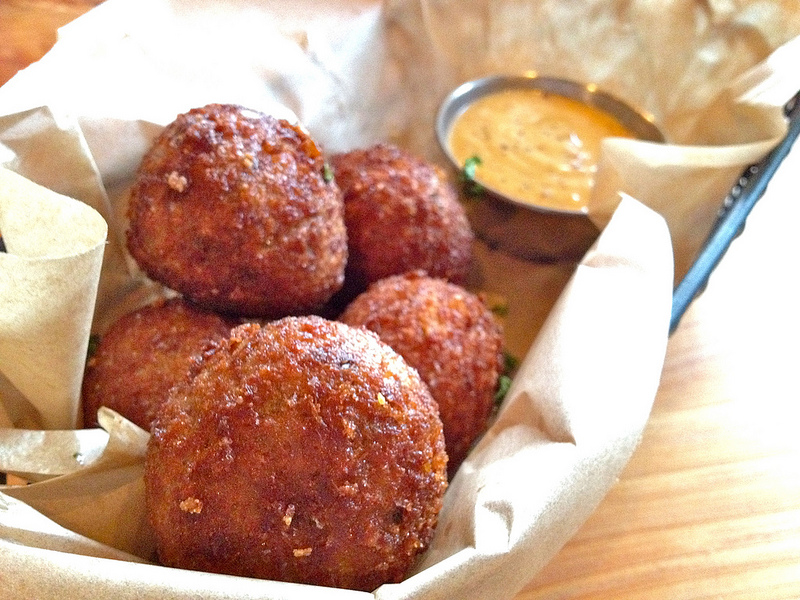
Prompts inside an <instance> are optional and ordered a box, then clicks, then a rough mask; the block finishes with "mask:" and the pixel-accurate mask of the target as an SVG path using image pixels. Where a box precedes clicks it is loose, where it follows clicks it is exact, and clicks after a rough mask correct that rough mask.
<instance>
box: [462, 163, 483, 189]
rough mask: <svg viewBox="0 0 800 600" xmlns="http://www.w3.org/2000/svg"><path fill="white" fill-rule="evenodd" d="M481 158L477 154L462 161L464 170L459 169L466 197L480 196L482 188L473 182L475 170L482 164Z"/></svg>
mask: <svg viewBox="0 0 800 600" xmlns="http://www.w3.org/2000/svg"><path fill="white" fill-rule="evenodd" d="M482 163H483V161H482V160H481V157H480V156H478V155H477V154H474V155H472V156H470V157H469V158H468V159H467V160H465V161H464V168H462V169H461V183H462V184H463V186H464V192H465V193H466V194H467V196H472V197H476V196H482V195H483V191H484V190H483V186H482V185H481V184H480V183H478V182H477V181H476V180H475V169H477V168H478V165H480V164H482Z"/></svg>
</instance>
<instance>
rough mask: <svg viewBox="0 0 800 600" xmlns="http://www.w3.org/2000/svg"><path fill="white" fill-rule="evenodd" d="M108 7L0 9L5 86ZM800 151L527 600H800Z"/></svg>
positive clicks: (680, 334)
mask: <svg viewBox="0 0 800 600" xmlns="http://www.w3.org/2000/svg"><path fill="white" fill-rule="evenodd" d="M96 4H99V0H97V1H93V0H83V1H81V0H71V1H70V0H58V1H56V0H50V1H39V2H37V1H20V0H3V1H2V2H0V40H2V44H0V83H4V82H5V81H6V80H7V79H8V78H10V77H11V76H12V75H13V74H14V73H15V72H16V71H17V70H18V69H20V68H23V67H24V66H26V65H27V64H30V63H31V62H33V61H35V60H37V59H38V58H39V57H41V56H42V54H44V52H46V51H47V50H48V49H49V48H50V46H51V45H52V44H53V42H54V41H55V39H56V33H55V31H56V29H57V28H58V27H59V26H61V25H63V24H65V23H67V22H68V21H70V20H72V19H73V18H75V17H77V16H78V15H80V14H82V13H83V12H85V11H86V10H88V9H90V8H91V7H92V6H94V5H96ZM798 173H800V149H795V150H794V151H793V152H792V153H791V154H790V156H789V158H787V161H786V164H785V165H784V168H782V169H781V170H780V171H779V173H778V174H777V175H776V176H775V179H774V180H773V182H772V184H771V185H770V187H769V189H768V190H767V194H766V196H765V197H764V198H763V199H762V201H761V202H760V203H759V204H758V205H757V206H756V208H755V210H754V211H753V214H752V216H751V218H750V220H749V221H748V225H747V227H746V229H745V232H744V235H743V236H742V237H741V238H740V239H738V240H737V241H736V242H735V243H734V245H733V247H732V248H731V250H730V251H729V252H728V254H727V256H726V257H725V258H724V260H723V262H722V264H721V265H720V266H719V268H718V269H717V271H716V272H715V273H714V275H713V277H712V279H711V282H710V285H709V287H708V289H707V290H706V291H705V293H704V294H703V295H702V296H701V297H700V298H698V299H697V300H696V301H695V302H694V303H693V305H692V306H691V307H690V309H689V311H688V312H687V314H686V315H685V317H684V319H683V321H682V322H681V325H680V326H679V328H678V330H677V331H676V332H675V334H674V335H673V336H672V338H671V340H670V343H669V347H668V351H667V358H666V362H665V365H664V371H663V375H662V380H661V386H660V389H659V392H658V396H657V398H656V401H655V405H654V407H653V412H652V415H651V418H650V421H649V424H648V426H647V429H646V430H645V432H644V436H643V438H642V441H641V444H640V446H639V448H638V450H637V451H636V453H635V454H634V456H633V459H632V460H631V462H630V463H629V465H628V467H627V468H626V470H625V471H624V473H623V475H622V477H621V478H620V481H619V482H618V483H617V485H616V486H615V487H614V488H613V489H612V490H611V492H610V493H609V495H608V496H607V498H606V499H605V500H604V501H603V502H602V504H601V505H600V507H599V508H598V509H597V511H596V512H595V513H594V514H593V515H592V516H591V517H590V519H589V520H588V521H587V522H586V524H585V525H584V526H583V527H582V528H581V529H580V531H579V532H578V533H577V534H576V535H575V537H574V538H573V539H572V540H571V541H570V542H569V543H568V544H567V545H566V546H565V547H564V548H563V549H562V551H561V552H560V553H559V554H558V555H557V556H556V557H555V559H554V560H553V561H552V562H551V563H550V564H549V565H548V566H547V567H546V568H545V569H544V570H543V571H542V572H540V573H538V574H534V573H531V577H532V581H531V583H530V584H529V585H528V586H527V587H526V588H525V590H523V591H522V592H521V593H520V594H519V596H518V599H517V600H563V599H566V598H570V599H573V598H593V599H614V600H626V599H634V598H636V599H639V598H646V599H648V600H659V599H665V600H666V599H669V600H676V599H693V600H700V599H706V598H709V599H710V598H725V599H726V600H738V599H742V600H744V599H748V600H753V599H764V600H767V599H769V600H779V599H781V598H786V599H789V598H794V599H796V598H800V435H798V433H797V429H798V424H800V418H798V417H800V409H798V406H799V405H800V391H798V389H799V386H798V382H797V376H796V374H797V372H798V365H799V364H800V351H799V350H798V340H800V313H798V309H797V307H798V306H800V291H798V290H800V285H799V284H800V281H798V280H799V279H800V276H799V275H798V268H797V266H796V264H795V257H797V256H800V253H798V250H797V247H796V245H795V243H794V239H795V237H796V233H795V232H796V229H797V224H798V223H799V222H800V202H798V201H799V200H800V198H799V197H798V196H800V193H799V192H798V189H800V175H798Z"/></svg>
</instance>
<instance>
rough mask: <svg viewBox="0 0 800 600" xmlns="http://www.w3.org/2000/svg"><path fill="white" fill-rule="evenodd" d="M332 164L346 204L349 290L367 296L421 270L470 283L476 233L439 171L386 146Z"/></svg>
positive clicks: (340, 156)
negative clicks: (372, 287) (384, 282)
mask: <svg viewBox="0 0 800 600" xmlns="http://www.w3.org/2000/svg"><path fill="white" fill-rule="evenodd" d="M331 164H332V165H333V168H334V173H335V176H336V182H337V183H338V184H339V187H340V188H341V189H342V192H343V193H344V199H345V223H346V225H347V235H348V244H349V252H350V258H349V261H348V264H347V284H346V285H348V286H353V287H354V288H355V289H357V291H362V290H363V288H365V287H366V286H367V285H368V284H369V283H371V282H374V281H377V280H379V279H382V278H384V277H388V276H390V275H397V274H400V273H405V272H407V271H412V270H416V269H421V270H424V271H426V272H427V273H428V274H429V275H431V276H433V277H441V278H444V279H448V280H450V281H455V282H462V281H463V280H464V279H465V278H466V275H467V271H468V269H469V265H470V261H471V259H472V241H473V234H472V229H471V227H470V225H469V222H468V221H467V217H466V213H465V212H464V209H463V207H462V206H461V204H460V203H459V201H458V196H457V192H456V190H455V188H454V187H453V185H452V184H451V183H450V182H449V181H448V180H447V178H446V176H445V174H444V173H443V171H442V170H441V169H439V168H438V167H437V166H435V165H433V164H431V163H429V162H427V161H425V160H423V159H421V158H418V157H416V156H413V155H411V154H409V153H408V152H406V151H404V150H401V149H400V148H397V147H395V146H392V145H388V144H378V145H375V146H372V147H370V148H366V149H359V150H353V151H351V152H347V153H343V154H338V155H335V156H333V157H332V158H331Z"/></svg>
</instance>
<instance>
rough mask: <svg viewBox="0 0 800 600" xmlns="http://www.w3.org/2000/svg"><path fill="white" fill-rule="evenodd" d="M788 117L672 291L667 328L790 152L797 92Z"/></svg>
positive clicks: (798, 125)
mask: <svg viewBox="0 0 800 600" xmlns="http://www.w3.org/2000/svg"><path fill="white" fill-rule="evenodd" d="M785 112H786V116H787V118H788V119H789V130H788V132H787V134H786V137H784V138H783V140H781V142H780V143H779V144H778V145H777V146H776V147H775V148H774V149H773V150H772V151H771V152H770V153H769V154H768V155H767V156H766V157H765V158H764V159H763V160H762V161H761V162H759V163H756V164H754V165H751V166H750V167H748V168H747V169H745V171H744V173H742V176H741V177H740V178H739V181H738V182H737V183H736V185H734V187H733V189H732V190H731V191H730V193H729V194H728V196H727V197H726V198H725V202H724V203H723V206H722V208H721V209H720V214H719V217H718V218H717V221H716V223H715V224H714V227H713V228H712V229H711V233H710V234H709V236H708V238H707V239H706V242H705V244H704V245H703V248H702V250H701V251H700V253H699V254H698V255H697V258H696V259H695V261H694V263H692V266H691V267H690V268H689V270H688V271H687V273H686V275H685V276H684V277H683V279H682V280H681V281H680V283H678V285H677V286H675V290H674V291H673V294H672V318H671V320H670V326H669V331H670V333H672V332H674V331H675V329H676V328H677V327H678V323H680V320H681V317H682V316H683V314H684V313H685V312H686V309H687V308H689V304H691V302H692V300H694V299H695V297H697V295H698V294H699V293H700V292H702V291H703V289H705V287H706V285H707V283H708V278H709V277H710V276H711V273H712V271H713V270H714V269H715V268H716V266H717V265H718V264H719V261H720V260H722V257H723V255H724V254H725V252H726V251H727V250H728V247H729V246H730V245H731V242H732V241H733V240H734V239H735V238H736V237H737V236H738V235H739V234H741V232H742V230H743V229H744V225H745V221H746V220H747V216H748V215H749V214H750V211H751V210H752V209H753V206H755V204H756V202H758V200H759V199H760V198H761V196H763V195H764V191H765V190H766V189H767V184H768V183H769V181H770V179H772V176H773V175H774V174H775V171H777V170H778V167H779V166H780V164H781V163H782V162H783V159H784V158H786V155H787V154H789V150H790V149H791V147H792V144H793V143H794V141H795V140H796V139H797V137H798V134H800V92H798V93H797V95H795V97H794V98H792V99H791V100H790V101H789V102H788V103H787V104H786V107H785Z"/></svg>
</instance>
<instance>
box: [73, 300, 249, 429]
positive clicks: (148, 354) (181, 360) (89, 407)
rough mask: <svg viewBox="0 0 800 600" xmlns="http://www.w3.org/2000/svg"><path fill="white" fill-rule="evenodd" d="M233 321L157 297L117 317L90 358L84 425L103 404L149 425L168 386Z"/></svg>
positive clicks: (85, 381) (91, 422)
mask: <svg viewBox="0 0 800 600" xmlns="http://www.w3.org/2000/svg"><path fill="white" fill-rule="evenodd" d="M234 325H235V324H234V323H233V322H232V321H230V320H227V319H225V318H223V317H220V316H219V315H217V314H214V313H210V312H208V311H205V310H202V309H200V308H197V307H196V306H193V305H191V304H189V303H187V302H185V301H184V300H183V299H181V298H173V299H170V300H166V301H158V302H155V303H153V304H150V305H148V306H145V307H142V308H140V309H138V310H135V311H133V312H130V313H128V314H126V315H123V316H122V317H120V318H119V319H117V320H116V321H115V322H114V323H113V324H112V325H111V327H110V328H109V330H108V331H107V332H106V333H105V335H103V337H102V338H101V339H100V343H99V345H98V347H97V350H96V351H95V353H94V354H93V355H92V356H91V357H90V358H89V360H88V362H87V365H86V373H85V375H84V379H83V388H82V390H81V396H82V404H83V415H84V416H83V419H84V426H86V427H94V426H96V425H97V410H98V409H99V408H100V407H101V406H107V407H108V408H111V409H113V410H115V411H117V412H118V413H120V414H121V415H122V416H124V417H126V418H127V419H128V420H130V421H133V422H134V423H136V424H137V425H138V426H139V427H141V428H143V429H149V428H150V424H151V423H152V421H153V419H154V418H155V412H156V409H157V407H158V405H159V404H160V403H161V402H163V401H164V399H166V397H167V394H168V392H169V389H170V388H171V387H172V386H173V385H175V384H176V383H177V382H178V381H181V380H182V379H184V378H185V377H186V376H187V375H188V373H189V371H190V369H191V366H192V365H193V364H194V363H195V362H196V361H197V360H198V359H199V357H200V356H201V355H202V353H203V352H204V350H206V349H207V348H208V347H209V346H210V345H212V344H214V343H215V342H216V341H218V340H220V339H222V338H224V337H226V336H227V335H228V333H229V332H230V330H231V329H232V328H233V327H234Z"/></svg>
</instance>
